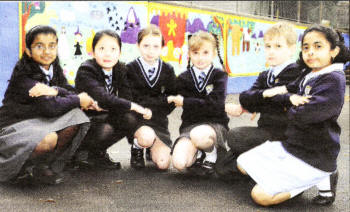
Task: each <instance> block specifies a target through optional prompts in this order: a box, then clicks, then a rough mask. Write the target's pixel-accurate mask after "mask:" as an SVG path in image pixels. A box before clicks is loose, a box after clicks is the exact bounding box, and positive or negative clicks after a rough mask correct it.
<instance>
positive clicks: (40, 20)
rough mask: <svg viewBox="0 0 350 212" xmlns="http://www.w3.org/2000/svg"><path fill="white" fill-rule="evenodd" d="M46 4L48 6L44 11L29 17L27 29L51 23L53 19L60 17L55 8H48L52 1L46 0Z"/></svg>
mask: <svg viewBox="0 0 350 212" xmlns="http://www.w3.org/2000/svg"><path fill="white" fill-rule="evenodd" d="M45 4H46V7H45V10H44V11H43V13H36V14H35V15H34V16H33V17H31V18H29V19H28V22H27V23H26V26H25V27H26V31H27V30H29V29H31V28H32V27H34V26H36V25H39V24H41V25H50V20H51V19H58V16H57V14H56V11H55V10H47V9H46V8H47V7H48V6H49V5H50V2H45ZM53 27H54V26H53Z"/></svg>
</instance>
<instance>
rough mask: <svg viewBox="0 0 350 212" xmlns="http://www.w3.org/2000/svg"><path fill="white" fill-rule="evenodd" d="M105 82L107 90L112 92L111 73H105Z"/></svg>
mask: <svg viewBox="0 0 350 212" xmlns="http://www.w3.org/2000/svg"><path fill="white" fill-rule="evenodd" d="M105 79H106V83H107V90H108V92H109V93H112V92H113V86H112V75H105Z"/></svg>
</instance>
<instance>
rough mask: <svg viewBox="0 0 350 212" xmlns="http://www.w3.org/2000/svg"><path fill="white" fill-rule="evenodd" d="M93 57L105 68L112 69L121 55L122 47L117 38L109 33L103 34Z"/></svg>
mask: <svg viewBox="0 0 350 212" xmlns="http://www.w3.org/2000/svg"><path fill="white" fill-rule="evenodd" d="M93 57H94V58H95V59H96V62H97V63H98V64H99V65H100V66H101V67H102V68H103V69H104V70H106V71H111V70H112V69H113V67H114V66H115V65H116V64H117V63H118V60H119V57H120V47H119V44H118V41H117V39H116V38H114V37H111V36H109V35H103V36H102V37H101V38H100V40H99V41H98V42H97V44H96V46H95V48H94V52H93Z"/></svg>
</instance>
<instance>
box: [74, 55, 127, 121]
mask: <svg viewBox="0 0 350 212" xmlns="http://www.w3.org/2000/svg"><path fill="white" fill-rule="evenodd" d="M112 79H113V80H112V87H113V93H109V92H108V90H107V87H106V81H105V77H104V72H103V70H102V68H101V66H100V65H98V64H97V62H96V60H95V59H89V60H86V61H85V62H84V63H82V64H81V65H80V67H79V69H78V72H77V76H76V78H75V87H76V89H77V90H78V91H80V92H86V93H88V94H89V95H90V96H91V97H92V98H93V99H94V100H96V101H97V102H98V105H99V106H100V107H101V108H103V109H105V110H108V111H111V112H113V113H119V114H120V113H124V112H127V111H129V110H130V108H131V102H130V99H131V92H130V87H129V84H128V80H127V77H126V67H125V65H124V64H123V63H121V62H118V64H117V65H115V66H114V67H113V69H112ZM99 113H104V112H96V111H87V114H89V115H94V114H95V115H96V114H99Z"/></svg>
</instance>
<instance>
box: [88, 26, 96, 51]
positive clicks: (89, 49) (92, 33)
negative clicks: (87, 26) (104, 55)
mask: <svg viewBox="0 0 350 212" xmlns="http://www.w3.org/2000/svg"><path fill="white" fill-rule="evenodd" d="M95 34H96V33H95V31H94V30H93V29H92V30H91V35H90V36H89V37H88V39H87V40H86V52H87V54H88V55H90V56H91V55H92V52H93V51H92V40H93V39H94V37H95Z"/></svg>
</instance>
